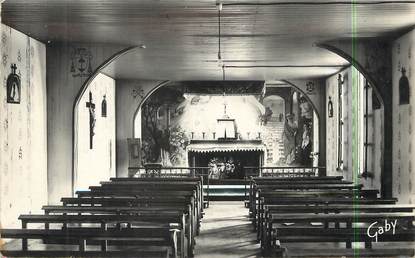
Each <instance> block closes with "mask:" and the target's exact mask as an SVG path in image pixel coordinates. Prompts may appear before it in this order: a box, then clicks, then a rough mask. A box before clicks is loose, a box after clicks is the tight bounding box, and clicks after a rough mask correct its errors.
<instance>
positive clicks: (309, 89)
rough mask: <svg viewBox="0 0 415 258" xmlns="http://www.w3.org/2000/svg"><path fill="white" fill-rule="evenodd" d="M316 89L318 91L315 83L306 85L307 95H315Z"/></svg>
mask: <svg viewBox="0 0 415 258" xmlns="http://www.w3.org/2000/svg"><path fill="white" fill-rule="evenodd" d="M315 89H316V86H315V85H314V82H312V81H309V82H307V83H306V93H307V94H308V95H313V94H315Z"/></svg>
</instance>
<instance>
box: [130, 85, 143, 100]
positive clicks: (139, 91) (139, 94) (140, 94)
mask: <svg viewBox="0 0 415 258" xmlns="http://www.w3.org/2000/svg"><path fill="white" fill-rule="evenodd" d="M131 96H133V98H137V97H140V99H143V98H144V90H143V89H142V88H141V87H137V88H136V89H133V92H132V93H131Z"/></svg>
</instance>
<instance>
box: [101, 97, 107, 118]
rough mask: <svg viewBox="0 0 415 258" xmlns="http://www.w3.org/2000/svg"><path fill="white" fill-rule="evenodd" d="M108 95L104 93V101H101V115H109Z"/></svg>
mask: <svg viewBox="0 0 415 258" xmlns="http://www.w3.org/2000/svg"><path fill="white" fill-rule="evenodd" d="M106 97H107V96H106V95H104V97H103V99H102V102H101V116H102V117H107V100H106V99H105V98H106Z"/></svg>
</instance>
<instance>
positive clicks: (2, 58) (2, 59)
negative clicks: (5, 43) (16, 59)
mask: <svg viewBox="0 0 415 258" xmlns="http://www.w3.org/2000/svg"><path fill="white" fill-rule="evenodd" d="M8 58H9V56H8V55H7V54H5V53H3V55H2V57H1V62H2V64H3V66H6V65H7V59H8Z"/></svg>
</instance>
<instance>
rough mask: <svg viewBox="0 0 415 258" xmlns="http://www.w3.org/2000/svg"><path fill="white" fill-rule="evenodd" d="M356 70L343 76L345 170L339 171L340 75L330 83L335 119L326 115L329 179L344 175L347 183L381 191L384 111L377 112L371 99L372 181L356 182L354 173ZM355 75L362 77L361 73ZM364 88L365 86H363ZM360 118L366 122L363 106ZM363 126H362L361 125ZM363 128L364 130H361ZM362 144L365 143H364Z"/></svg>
mask: <svg viewBox="0 0 415 258" xmlns="http://www.w3.org/2000/svg"><path fill="white" fill-rule="evenodd" d="M352 69H354V68H348V69H346V70H344V71H343V72H341V73H340V74H341V76H342V78H343V80H344V84H343V88H342V89H343V122H344V125H343V167H342V169H340V170H338V163H337V160H338V151H337V150H338V135H339V132H338V128H339V126H338V123H339V101H338V94H339V86H338V74H336V75H333V76H331V77H329V78H328V79H327V81H326V107H327V108H328V105H329V102H330V100H331V104H332V106H333V116H332V117H329V112H327V113H326V133H327V142H326V146H327V147H326V148H327V175H343V177H344V178H345V179H346V180H355V181H356V182H361V183H362V184H364V185H365V186H366V187H370V188H376V189H380V177H381V175H380V173H381V162H382V160H381V149H382V138H383V135H382V120H383V109H373V107H372V103H373V102H372V101H371V100H372V98H371V97H370V98H369V102H368V103H369V104H368V105H369V107H368V114H369V120H368V143H370V147H369V148H368V162H367V164H368V169H367V170H368V172H370V173H372V174H373V177H372V178H367V179H364V178H353V172H352V155H351V154H352V120H351V117H352V92H351V88H352V85H351V83H352V82H351V78H352V77H351V76H352V75H351V74H352ZM353 73H355V74H358V71H357V70H354V71H353ZM362 87H363V86H362ZM359 94H363V88H361V89H360V93H359ZM368 94H369V96H371V95H372V90H371V89H370V90H369V93H368ZM359 107H360V108H359V111H358V112H359V116H361V119H360V122H362V121H363V120H362V119H363V114H364V107H363V105H359ZM360 126H361V125H360ZM361 128H363V127H361ZM359 137H360V141H363V139H364V134H362V133H361V134H360V135H359ZM361 143H362V142H361ZM362 156H364V153H363V151H362V150H361V149H359V157H362ZM361 164H362V163H361ZM360 172H363V166H362V167H361V168H360Z"/></svg>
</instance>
